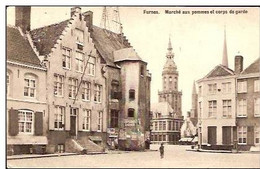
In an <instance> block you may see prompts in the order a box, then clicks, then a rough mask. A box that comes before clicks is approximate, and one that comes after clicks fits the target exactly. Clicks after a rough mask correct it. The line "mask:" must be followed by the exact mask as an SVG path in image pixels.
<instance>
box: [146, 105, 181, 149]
mask: <svg viewBox="0 0 260 169" xmlns="http://www.w3.org/2000/svg"><path fill="white" fill-rule="evenodd" d="M151 112H152V120H151V127H152V132H151V143H153V144H161V143H165V144H178V142H179V139H180V138H181V137H180V129H181V126H182V124H183V119H182V118H180V117H178V116H177V115H176V114H174V110H173V109H172V108H171V106H170V104H169V103H168V102H159V103H153V104H152V106H151Z"/></svg>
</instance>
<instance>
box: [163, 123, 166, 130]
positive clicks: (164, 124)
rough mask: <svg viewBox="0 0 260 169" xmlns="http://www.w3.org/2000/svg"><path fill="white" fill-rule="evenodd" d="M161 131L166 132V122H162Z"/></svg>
mask: <svg viewBox="0 0 260 169" xmlns="http://www.w3.org/2000/svg"><path fill="white" fill-rule="evenodd" d="M163 130H166V121H163Z"/></svg>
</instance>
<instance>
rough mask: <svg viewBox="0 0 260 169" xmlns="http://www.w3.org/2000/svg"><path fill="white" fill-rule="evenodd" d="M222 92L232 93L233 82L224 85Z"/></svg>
mask: <svg viewBox="0 0 260 169" xmlns="http://www.w3.org/2000/svg"><path fill="white" fill-rule="evenodd" d="M222 92H223V93H231V82H227V83H222Z"/></svg>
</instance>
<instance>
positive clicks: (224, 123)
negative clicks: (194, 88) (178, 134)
mask: <svg viewBox="0 0 260 169" xmlns="http://www.w3.org/2000/svg"><path fill="white" fill-rule="evenodd" d="M197 85H198V93H197V105H196V107H197V110H196V112H197V115H196V117H197V118H198V121H197V122H198V123H197V128H198V138H199V139H198V143H199V146H200V148H204V149H223V150H230V149H232V148H236V149H238V150H244V151H246V150H250V149H254V147H256V146H259V132H260V120H259V117H260V104H259V103H260V59H259V58H258V59H257V60H255V61H254V62H253V63H252V64H251V65H249V66H248V67H247V68H246V69H243V57H242V56H241V55H236V56H235V60H234V70H232V69H230V68H229V67H228V57H227V48H226V39H225V41H224V50H223V61H222V64H220V65H217V66H216V67H215V68H214V69H213V70H212V71H210V72H209V73H208V74H207V75H206V76H205V77H203V78H201V79H199V80H198V81H197ZM195 125H196V124H195Z"/></svg>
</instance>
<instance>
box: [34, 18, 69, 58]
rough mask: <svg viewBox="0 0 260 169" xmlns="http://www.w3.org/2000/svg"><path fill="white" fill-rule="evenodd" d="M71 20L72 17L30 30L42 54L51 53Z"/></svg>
mask: <svg viewBox="0 0 260 169" xmlns="http://www.w3.org/2000/svg"><path fill="white" fill-rule="evenodd" d="M69 21H70V19H68V20H65V21H62V22H59V23H55V24H51V25H48V26H44V27H41V28H37V29H34V30H32V31H30V33H31V36H32V39H33V43H34V45H35V46H36V48H37V50H38V51H39V54H40V55H47V54H49V53H51V49H52V48H53V47H54V45H55V43H56V42H57V40H58V39H59V37H60V35H61V34H62V32H63V30H64V29H65V28H66V26H67V25H68V24H69Z"/></svg>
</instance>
